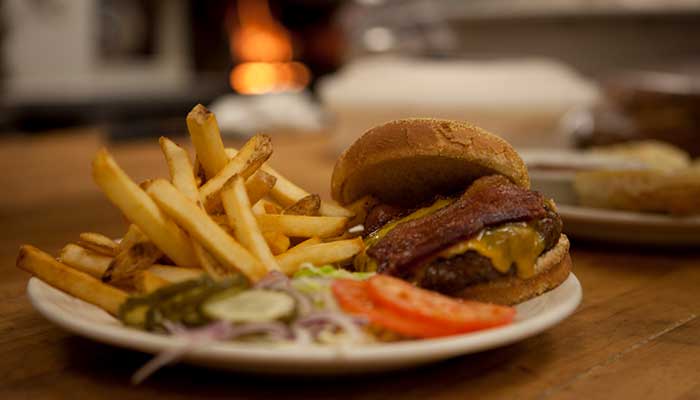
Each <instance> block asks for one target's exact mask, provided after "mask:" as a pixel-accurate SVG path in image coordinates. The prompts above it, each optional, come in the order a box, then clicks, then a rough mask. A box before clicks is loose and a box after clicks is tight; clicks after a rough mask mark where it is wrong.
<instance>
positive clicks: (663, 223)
mask: <svg viewBox="0 0 700 400" xmlns="http://www.w3.org/2000/svg"><path fill="white" fill-rule="evenodd" d="M555 154H556V153H555ZM530 179H531V183H532V188H533V189H534V190H537V191H540V192H542V193H544V194H545V195H546V196H547V197H551V198H553V199H554V200H555V201H556V202H557V211H558V212H559V215H560V216H561V218H562V220H563V221H564V233H566V234H567V235H569V236H571V237H574V238H582V239H589V240H596V241H604V242H614V243H625V244H650V245H660V246H693V245H700V217H697V216H695V217H674V216H670V215H662V214H650V213H639V212H633V211H622V210H606V209H600V208H591V207H584V206H580V205H578V204H577V203H578V198H577V196H576V192H575V190H574V187H573V179H574V173H573V172H568V171H531V173H530Z"/></svg>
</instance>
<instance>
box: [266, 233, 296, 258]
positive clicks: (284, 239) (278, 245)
mask: <svg viewBox="0 0 700 400" xmlns="http://www.w3.org/2000/svg"><path fill="white" fill-rule="evenodd" d="M262 235H263V237H264V238H265V241H266V242H267V245H268V247H270V251H271V252H272V254H274V255H278V254H282V253H284V252H285V251H287V250H288V249H289V245H290V244H291V240H289V236H286V235H284V234H282V233H280V232H273V231H269V232H263V233H262Z"/></svg>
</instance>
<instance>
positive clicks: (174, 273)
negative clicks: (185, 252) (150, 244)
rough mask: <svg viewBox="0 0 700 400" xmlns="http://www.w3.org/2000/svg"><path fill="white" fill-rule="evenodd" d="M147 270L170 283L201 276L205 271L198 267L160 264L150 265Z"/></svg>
mask: <svg viewBox="0 0 700 400" xmlns="http://www.w3.org/2000/svg"><path fill="white" fill-rule="evenodd" d="M147 271H148V272H150V273H152V274H154V275H157V276H159V277H161V278H163V279H165V280H166V281H168V282H171V283H177V282H182V281H186V280H189V279H197V278H201V277H202V275H203V274H204V273H205V272H204V271H203V270H201V269H199V268H182V267H176V266H174V265H160V264H156V265H152V266H151V267H150V268H148V270H147Z"/></svg>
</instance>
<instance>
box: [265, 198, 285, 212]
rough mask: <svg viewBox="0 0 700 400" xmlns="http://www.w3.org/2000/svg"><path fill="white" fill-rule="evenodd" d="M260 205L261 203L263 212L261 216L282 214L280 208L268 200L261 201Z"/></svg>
mask: <svg viewBox="0 0 700 400" xmlns="http://www.w3.org/2000/svg"><path fill="white" fill-rule="evenodd" d="M260 203H262V206H263V210H265V212H264V213H262V214H282V211H283V210H282V207H280V206H279V205H277V204H275V203H273V202H271V201H270V200H265V199H262V200H260Z"/></svg>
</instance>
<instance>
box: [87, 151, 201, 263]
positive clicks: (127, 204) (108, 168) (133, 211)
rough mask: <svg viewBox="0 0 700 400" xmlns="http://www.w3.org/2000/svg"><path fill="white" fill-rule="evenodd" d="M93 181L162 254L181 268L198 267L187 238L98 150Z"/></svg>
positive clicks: (110, 157)
mask: <svg viewBox="0 0 700 400" xmlns="http://www.w3.org/2000/svg"><path fill="white" fill-rule="evenodd" d="M93 179H94V180H95V182H96V183H97V185H98V186H99V187H100V188H101V189H102V191H103V192H104V193H105V194H106V195H107V198H109V200H110V201H111V202H112V203H114V204H115V205H116V206H117V207H118V208H119V209H120V210H121V211H122V212H123V213H124V215H126V217H127V218H128V219H129V221H131V222H132V223H133V224H136V225H137V226H138V227H139V228H141V230H142V231H143V232H144V233H145V234H146V235H147V236H148V237H149V238H150V239H151V241H153V243H154V244H155V245H156V246H157V247H158V248H159V249H160V250H162V251H163V253H165V254H166V255H167V256H168V258H170V259H171V260H173V261H174V262H175V263H176V264H177V265H179V266H182V267H192V266H196V265H197V259H196V257H195V255H194V251H193V249H192V246H191V244H190V241H189V238H188V237H187V235H186V234H185V232H183V231H182V230H181V229H180V228H179V227H178V226H177V225H176V224H175V223H174V222H173V221H172V220H170V219H169V218H168V217H167V216H166V215H165V214H164V213H163V212H162V211H161V210H160V209H159V208H158V206H157V205H156V203H155V202H153V200H152V199H151V198H150V197H149V196H148V195H147V194H146V193H145V192H144V191H143V190H142V189H141V188H139V187H138V185H136V184H135V183H134V182H133V181H132V180H131V179H130V178H129V177H128V176H127V175H126V173H124V171H122V169H121V168H119V166H118V165H117V163H116V162H115V161H114V159H113V158H112V156H111V155H110V154H109V153H108V152H107V150H105V149H102V150H100V151H98V153H97V156H96V157H95V159H94V161H93Z"/></svg>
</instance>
